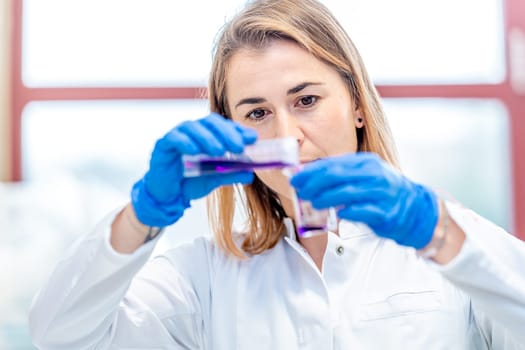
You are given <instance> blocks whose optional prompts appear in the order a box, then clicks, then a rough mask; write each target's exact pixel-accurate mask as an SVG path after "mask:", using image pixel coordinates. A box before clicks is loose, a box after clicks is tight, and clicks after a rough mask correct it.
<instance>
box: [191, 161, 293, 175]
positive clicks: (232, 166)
mask: <svg viewBox="0 0 525 350" xmlns="http://www.w3.org/2000/svg"><path fill="white" fill-rule="evenodd" d="M291 165H292V164H289V163H285V162H252V161H242V160H224V159H220V160H215V159H206V160H201V161H199V162H196V163H186V164H185V166H186V167H188V168H192V169H195V168H196V169H199V171H200V173H201V174H209V173H225V172H233V171H242V170H252V169H261V168H284V167H287V166H291Z"/></svg>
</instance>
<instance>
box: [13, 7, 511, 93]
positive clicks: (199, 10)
mask: <svg viewBox="0 0 525 350" xmlns="http://www.w3.org/2000/svg"><path fill="white" fill-rule="evenodd" d="M323 2H324V3H325V4H327V6H329V7H330V8H331V9H332V10H333V11H334V13H335V14H336V15H337V16H338V19H339V20H340V21H341V23H342V24H343V25H344V27H345V28H346V29H347V30H348V32H349V34H350V36H351V37H352V38H353V40H354V41H355V43H356V45H357V46H358V48H359V50H360V51H361V53H362V55H363V58H364V60H365V63H366V64H367V66H368V69H369V71H370V73H371V75H372V78H373V79H374V81H375V82H376V83H383V84H384V83H387V84H390V83H458V82H464V83H476V82H499V81H501V80H503V77H504V50H503V49H504V44H503V29H502V28H503V26H502V4H501V0H486V1H476V0H463V1H455V0H441V1H437V0H433V1H418V0H399V1H389V0H355V1H352V2H350V3H349V2H347V1H337V0H325V1H323ZM242 3H244V1H243V0H226V1H212V0H208V1H205V0H200V1H185V2H183V3H181V2H177V1H170V0H150V1H146V0H111V1H103V0H46V1H40V0H25V1H24V28H23V33H24V39H23V41H24V42H23V49H24V52H23V79H24V82H25V84H27V85H28V86H129V85H134V86H151V85H154V86H166V85H188V86H193V85H198V86H202V85H206V80H207V75H208V71H209V66H210V62H211V49H212V43H213V38H214V36H215V34H216V32H217V30H218V29H219V28H220V26H221V25H222V24H223V23H224V20H225V19H227V18H228V17H230V16H231V15H232V14H233V13H234V12H235V10H236V9H238V8H239V6H241V5H242Z"/></svg>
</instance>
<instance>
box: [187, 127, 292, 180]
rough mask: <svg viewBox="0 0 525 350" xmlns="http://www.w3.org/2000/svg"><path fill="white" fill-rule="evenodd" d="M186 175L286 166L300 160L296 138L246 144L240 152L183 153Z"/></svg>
mask: <svg viewBox="0 0 525 350" xmlns="http://www.w3.org/2000/svg"><path fill="white" fill-rule="evenodd" d="M182 160H183V164H184V176H185V177H193V176H200V175H206V174H216V173H229V172H235V171H246V170H247V171H249V170H254V169H271V168H286V167H289V166H295V165H297V164H298V163H299V149H298V145H297V141H296V140H295V139H294V138H292V137H287V138H282V139H270V140H261V141H258V142H257V143H255V144H253V145H249V146H246V147H245V150H244V152H243V153H241V154H236V153H230V152H227V153H226V154H225V155H224V156H219V157H217V156H209V155H206V154H197V155H184V156H183V157H182Z"/></svg>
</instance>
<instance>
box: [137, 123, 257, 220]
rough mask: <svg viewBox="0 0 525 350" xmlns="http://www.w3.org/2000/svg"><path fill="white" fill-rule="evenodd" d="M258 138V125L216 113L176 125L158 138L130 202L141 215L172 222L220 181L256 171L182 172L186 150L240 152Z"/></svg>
mask: <svg viewBox="0 0 525 350" xmlns="http://www.w3.org/2000/svg"><path fill="white" fill-rule="evenodd" d="M256 139H257V134H256V133H255V131H254V130H252V129H248V128H245V127H243V126H241V125H240V124H237V123H234V122H232V121H231V120H228V119H225V118H223V117H222V116H220V115H218V114H215V113H212V114H210V115H209V116H207V117H205V118H203V119H200V120H196V121H187V122H183V123H182V124H180V125H179V126H177V127H175V128H174V129H172V130H171V131H170V132H168V133H167V134H166V135H165V136H164V137H163V138H161V139H159V140H158V141H157V143H156V144H155V148H154V150H153V153H152V156H151V160H150V168H149V170H148V171H147V173H146V175H145V176H144V177H143V178H142V179H141V180H139V181H138V182H137V183H135V185H134V186H133V189H132V191H131V203H132V205H133V208H134V210H135V213H136V215H137V218H138V219H139V221H140V222H142V223H143V224H145V225H148V226H155V227H165V226H168V225H171V224H173V223H174V222H176V221H177V220H178V219H179V218H180V217H181V216H182V214H183V213H184V210H185V209H187V208H188V207H189V206H190V201H191V200H193V199H197V198H201V197H204V196H205V195H207V194H208V193H210V192H211V191H212V190H214V189H215V188H217V187H219V186H222V185H230V184H234V183H250V182H252V180H253V173H252V172H236V173H228V174H220V175H203V176H197V177H192V178H184V177H183V176H182V174H183V170H184V169H183V164H182V155H183V154H199V153H205V154H209V155H211V156H220V155H223V154H224V153H225V152H226V151H230V152H233V153H241V152H242V151H243V150H244V146H245V145H247V144H252V143H254V142H255V140H256Z"/></svg>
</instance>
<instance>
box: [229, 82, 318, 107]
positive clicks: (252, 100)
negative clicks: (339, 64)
mask: <svg viewBox="0 0 525 350" xmlns="http://www.w3.org/2000/svg"><path fill="white" fill-rule="evenodd" d="M322 84H323V83H314V82H304V83H301V84H299V85H297V86H294V87H293V88H291V89H289V90H288V91H287V92H286V94H287V95H293V94H296V93H298V92H300V91H302V90H304V89H305V88H306V87H308V86H311V85H322ZM262 102H266V99H265V98H263V97H248V98H243V99H242V100H240V101H239V102H238V103H237V104H236V105H235V108H237V107H239V106H240V105H243V104H257V103H262Z"/></svg>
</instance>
